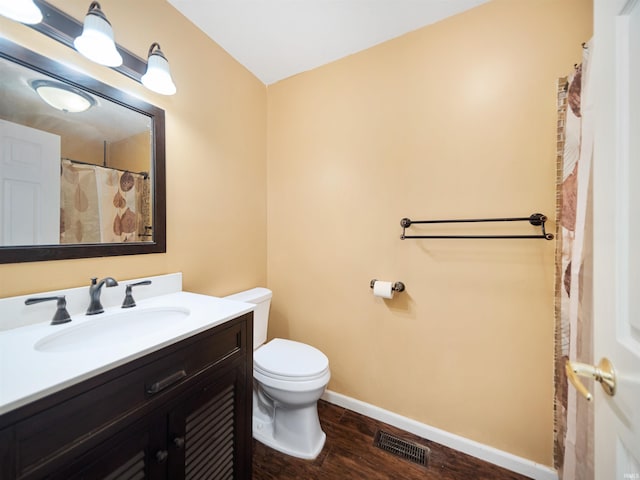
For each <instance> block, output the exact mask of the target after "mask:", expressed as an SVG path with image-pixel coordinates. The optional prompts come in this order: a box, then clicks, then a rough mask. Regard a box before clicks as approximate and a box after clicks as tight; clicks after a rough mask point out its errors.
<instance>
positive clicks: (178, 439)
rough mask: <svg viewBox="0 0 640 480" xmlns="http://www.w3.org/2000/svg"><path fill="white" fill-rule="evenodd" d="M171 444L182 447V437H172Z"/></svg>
mask: <svg viewBox="0 0 640 480" xmlns="http://www.w3.org/2000/svg"><path fill="white" fill-rule="evenodd" d="M173 445H174V446H175V447H176V448H182V447H184V437H176V438H174V439H173Z"/></svg>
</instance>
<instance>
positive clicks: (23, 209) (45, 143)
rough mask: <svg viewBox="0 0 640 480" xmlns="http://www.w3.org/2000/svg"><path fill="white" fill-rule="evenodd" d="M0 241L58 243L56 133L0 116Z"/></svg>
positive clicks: (32, 243) (58, 156) (58, 177)
mask: <svg viewBox="0 0 640 480" xmlns="http://www.w3.org/2000/svg"><path fill="white" fill-rule="evenodd" d="M0 199H1V200H2V201H1V205H2V209H1V210H0V245H55V244H58V243H60V137H59V136H58V135H54V134H51V133H48V132H43V131H41V130H37V129H35V128H30V127H25V126H23V125H18V124H15V123H12V122H8V121H5V120H0Z"/></svg>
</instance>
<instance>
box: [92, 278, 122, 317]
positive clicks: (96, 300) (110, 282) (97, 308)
mask: <svg viewBox="0 0 640 480" xmlns="http://www.w3.org/2000/svg"><path fill="white" fill-rule="evenodd" d="M104 285H106V286H107V287H115V286H116V285H118V282H116V280H115V279H114V278H111V277H105V278H103V279H102V280H100V281H99V282H98V279H97V278H92V279H91V285H89V297H90V298H91V303H89V308H87V315H95V314H97V313H102V312H104V308H103V307H102V303H100V293H102V287H103V286H104Z"/></svg>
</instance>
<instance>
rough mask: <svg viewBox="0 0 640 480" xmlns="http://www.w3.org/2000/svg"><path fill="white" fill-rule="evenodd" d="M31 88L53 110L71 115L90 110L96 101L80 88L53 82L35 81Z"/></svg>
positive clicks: (32, 82) (31, 83)
mask: <svg viewBox="0 0 640 480" xmlns="http://www.w3.org/2000/svg"><path fill="white" fill-rule="evenodd" d="M30 85H31V88H33V89H34V90H35V91H36V93H37V94H38V95H39V96H40V98H42V100H44V101H45V102H46V103H48V104H49V105H51V106H52V107H53V108H56V109H58V110H62V111H63V112H69V113H80V112H84V111H86V110H89V109H90V108H91V107H93V106H94V105H95V104H96V100H95V99H94V98H93V97H92V96H90V95H88V94H87V93H85V92H83V91H82V90H80V89H78V88H74V87H72V86H71V85H66V84H64V83H60V82H54V81H51V80H33V81H31V82H30Z"/></svg>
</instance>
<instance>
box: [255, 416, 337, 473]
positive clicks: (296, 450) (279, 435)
mask: <svg viewBox="0 0 640 480" xmlns="http://www.w3.org/2000/svg"><path fill="white" fill-rule="evenodd" d="M278 410H279V409H277V410H276V415H278V414H280V418H278V420H277V421H273V420H270V419H269V418H265V416H264V415H255V414H254V416H253V420H252V423H253V428H252V430H253V438H255V439H256V440H257V441H259V442H260V443H262V444H264V445H266V446H267V447H270V448H273V449H274V450H277V451H279V452H282V453H284V454H286V455H291V456H292V457H296V458H302V459H304V460H314V459H315V458H316V457H317V456H318V455H320V452H321V451H322V448H323V447H324V444H325V441H326V439H327V435H326V434H325V433H324V432H323V431H322V429H321V428H320V422H319V421H318V420H317V418H318V413H317V409H316V406H315V405H313V406H311V407H307V408H306V409H305V408H303V409H301V410H302V411H300V410H298V411H289V412H286V413H285V412H282V411H278ZM305 410H306V411H305ZM283 414H284V416H285V418H282V416H283ZM309 415H314V416H315V422H313V421H312V422H311V428H310V429H305V431H304V433H302V432H301V435H302V436H303V437H304V438H301V435H299V434H296V433H295V432H292V431H291V430H289V429H287V427H286V426H287V423H289V422H288V420H292V421H294V423H295V420H296V419H295V418H288V417H290V416H291V417H298V420H299V419H300V417H306V418H307V419H308V418H309ZM298 425H299V424H298ZM307 426H309V423H307ZM278 429H279V430H278Z"/></svg>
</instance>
